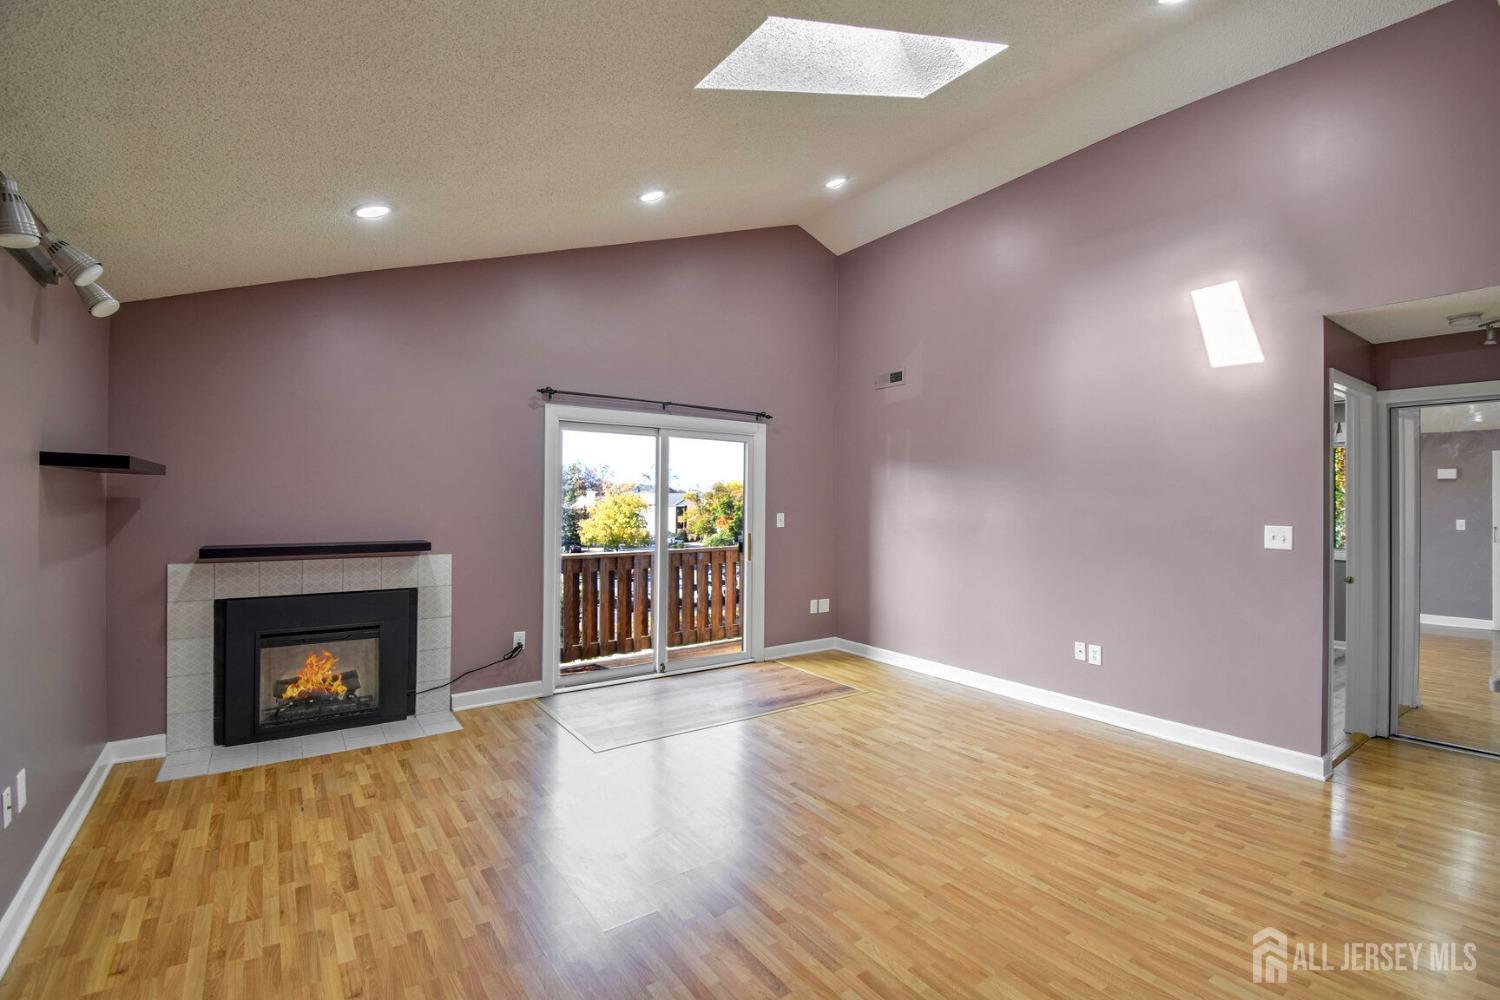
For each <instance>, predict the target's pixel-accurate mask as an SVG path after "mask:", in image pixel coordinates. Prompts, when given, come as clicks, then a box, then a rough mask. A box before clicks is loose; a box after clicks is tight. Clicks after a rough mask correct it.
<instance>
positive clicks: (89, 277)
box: [42, 232, 104, 286]
mask: <svg viewBox="0 0 1500 1000" xmlns="http://www.w3.org/2000/svg"><path fill="white" fill-rule="evenodd" d="M42 246H44V247H46V248H47V256H48V257H51V258H52V266H53V267H55V268H57V269H58V270H59V271H61V272H62V273H63V275H64V276H66V277H67V279H68V280H69V281H71V282H73V284H75V285H80V286H81V285H92V284H93V283H94V282H96V281H98V280H99V276H100V275H102V274H103V273H104V265H103V264H101V263H99V262H98V261H97V260H95V259H94V258H92V257H90V256H89V255H88V254H86V253H84V252H83V251H82V250H80V249H78V248H77V247H75V246H74V245H73V244H71V243H69V242H68V241H67V240H65V239H63V238H62V237H61V236H58V235H56V234H55V233H48V232H43V233H42Z"/></svg>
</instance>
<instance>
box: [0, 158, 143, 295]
mask: <svg viewBox="0 0 1500 1000" xmlns="http://www.w3.org/2000/svg"><path fill="white" fill-rule="evenodd" d="M0 249H5V250H9V251H10V254H11V256H13V257H15V258H16V261H17V263H19V264H20V265H21V266H22V267H24V268H25V269H26V273H27V274H29V275H31V277H32V278H33V279H35V281H36V283H37V284H39V285H44V286H45V285H55V284H57V281H58V279H59V278H67V279H68V280H69V281H71V282H72V283H73V285H74V287H75V288H76V289H77V290H78V297H79V298H80V299H82V300H83V304H84V305H85V306H86V307H87V308H88V311H89V315H91V316H95V317H98V318H99V319H104V318H105V317H106V316H113V315H114V314H115V313H116V312H118V311H119V309H120V300H119V299H117V298H115V297H114V296H113V295H111V294H109V293H108V292H106V291H105V290H104V289H103V288H100V287H99V284H98V281H99V277H100V275H102V274H103V273H104V265H103V264H101V263H99V261H97V260H96V259H94V258H93V257H92V256H90V255H89V254H87V253H84V252H83V251H82V250H80V249H78V248H77V247H75V246H74V245H73V244H71V243H69V242H68V241H67V240H65V239H63V238H62V237H61V236H58V235H57V234H56V233H53V232H51V231H49V230H48V229H47V223H45V222H43V221H42V219H41V218H40V217H39V216H38V215H37V214H36V213H35V212H33V211H32V210H31V206H29V205H27V204H26V202H25V201H24V200H23V199H22V198H21V190H20V187H19V185H17V184H16V182H15V180H14V179H13V178H11V177H8V176H6V175H5V173H4V172H3V171H0Z"/></svg>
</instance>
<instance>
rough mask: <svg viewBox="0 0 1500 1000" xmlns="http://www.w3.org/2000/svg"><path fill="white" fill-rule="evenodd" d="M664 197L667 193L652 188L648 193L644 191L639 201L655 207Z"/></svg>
mask: <svg viewBox="0 0 1500 1000" xmlns="http://www.w3.org/2000/svg"><path fill="white" fill-rule="evenodd" d="M666 196H667V192H665V191H663V190H662V189H661V188H652V189H651V190H650V191H646V192H643V193H642V194H641V201H644V202H645V203H646V204H648V205H655V204H656V203H657V202H659V201H661V200H662V199H663V198H665V197H666Z"/></svg>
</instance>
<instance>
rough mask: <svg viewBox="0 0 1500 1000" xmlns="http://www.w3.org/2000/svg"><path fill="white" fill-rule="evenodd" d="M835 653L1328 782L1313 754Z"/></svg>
mask: <svg viewBox="0 0 1500 1000" xmlns="http://www.w3.org/2000/svg"><path fill="white" fill-rule="evenodd" d="M837 648H839V649H841V650H843V651H844V652H846V653H853V654H855V655H856V656H863V657H866V658H867V659H871V660H876V661H878V662H880V663H884V664H887V665H888V666H892V667H900V668H901V669H902V670H911V671H915V672H916V673H919V674H927V675H928V676H929V677H937V678H941V679H942V680H945V681H952V682H954V683H955V684H963V685H965V686H967V687H972V688H978V689H980V690H982V691H989V692H991V693H992V694H998V695H1001V696H1003V697H1006V698H1012V699H1015V700H1016V701H1024V702H1027V703H1028V704H1032V705H1040V706H1041V707H1043V708H1051V709H1055V710H1057V711H1059V712H1067V713H1068V714H1069V715H1077V716H1081V717H1083V718H1085V719H1093V720H1094V721H1096V722H1103V723H1107V724H1109V725H1111V726H1118V727H1120V728H1121V729H1129V730H1131V731H1133V732H1137V733H1144V734H1146V735H1147V736H1155V737H1157V738H1158V739H1163V740H1168V741H1170V742H1172V743H1180V744H1182V745H1183V746H1189V747H1194V748H1196V749H1198V750H1207V751H1209V752H1210V753H1217V754H1222V755H1224V756H1226V757H1233V758H1235V759H1236V760H1243V761H1249V762H1250V763H1252V764H1261V765H1263V766H1265V767H1273V768H1275V769H1276V770H1278V771H1286V772H1288V773H1291V774H1297V775H1301V776H1302V777H1306V778H1317V779H1318V780H1320V781H1321V780H1323V779H1325V778H1327V777H1328V776H1329V774H1330V773H1331V772H1330V769H1329V767H1328V762H1327V761H1326V760H1325V759H1324V758H1323V757H1320V756H1318V755H1316V754H1308V753H1299V752H1297V751H1296V750H1288V749H1286V748H1285V747H1278V746H1272V745H1270V744H1269V743H1257V742H1256V741H1255V740H1247V739H1245V738H1244V737H1241V736H1230V735H1229V734H1227V733H1220V732H1216V731H1215V730H1212V729H1202V728H1199V727H1198V726H1189V725H1187V724H1185V723H1182V722H1173V721H1171V720H1170V719H1159V718H1157V717H1156V716H1154V715H1144V714H1142V713H1140V712H1132V711H1130V710H1128V709H1124V708H1116V707H1115V706H1113V705H1104V704H1101V703H1099V702H1096V701H1087V700H1085V699H1083V698H1075V697H1073V696H1072V695H1067V694H1059V693H1058V692H1056V691H1048V690H1047V689H1046V688H1039V687H1032V686H1031V685H1029V684H1021V683H1019V682H1017V681H1008V680H1004V679H1003V678H1000V677H991V676H990V675H989V674H981V673H979V672H978V671H974V670H965V669H964V668H962V667H954V666H949V665H948V664H946V663H938V662H937V661H936V660H924V659H922V658H921V657H917V656H908V655H907V654H905V653H897V652H895V651H894V650H889V649H881V648H880V647H879V646H869V645H866V644H865V643H862V642H851V641H850V640H848V639H840V640H838V647H837Z"/></svg>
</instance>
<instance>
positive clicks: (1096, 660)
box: [1089, 642, 1104, 667]
mask: <svg viewBox="0 0 1500 1000" xmlns="http://www.w3.org/2000/svg"><path fill="white" fill-rule="evenodd" d="M1089 663H1090V664H1092V665H1093V666H1096V667H1102V666H1104V647H1103V646H1100V645H1098V644H1097V643H1092V642H1091V643H1089Z"/></svg>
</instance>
